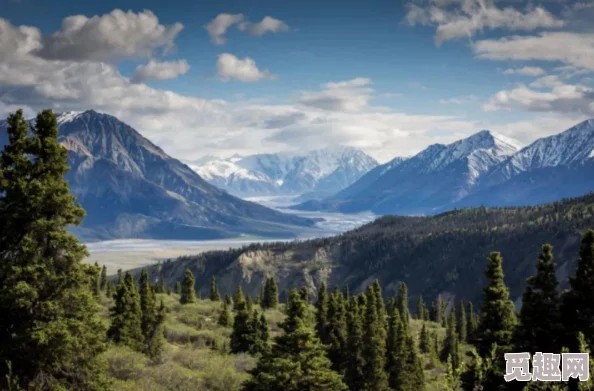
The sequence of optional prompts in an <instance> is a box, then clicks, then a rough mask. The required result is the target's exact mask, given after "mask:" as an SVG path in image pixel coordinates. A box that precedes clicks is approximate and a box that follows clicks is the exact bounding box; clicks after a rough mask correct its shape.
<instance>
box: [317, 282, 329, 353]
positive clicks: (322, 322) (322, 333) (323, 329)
mask: <svg viewBox="0 0 594 391" xmlns="http://www.w3.org/2000/svg"><path fill="white" fill-rule="evenodd" d="M327 315H328V291H327V288H326V283H325V282H322V284H321V285H320V289H319V291H318V300H317V302H316V333H317V335H318V338H320V341H321V342H322V343H323V344H328V342H329V338H328V332H327V331H328V330H327V328H328V318H327Z"/></svg>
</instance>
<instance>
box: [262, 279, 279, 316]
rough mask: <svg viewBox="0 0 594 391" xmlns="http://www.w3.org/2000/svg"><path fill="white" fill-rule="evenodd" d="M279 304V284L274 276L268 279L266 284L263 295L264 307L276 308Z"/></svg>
mask: <svg viewBox="0 0 594 391" xmlns="http://www.w3.org/2000/svg"><path fill="white" fill-rule="evenodd" d="M277 306H278V286H277V285H276V281H274V277H270V278H268V279H266V284H265V285H264V295H263V296H262V308H264V309H269V308H273V309H274V308H276V307H277Z"/></svg>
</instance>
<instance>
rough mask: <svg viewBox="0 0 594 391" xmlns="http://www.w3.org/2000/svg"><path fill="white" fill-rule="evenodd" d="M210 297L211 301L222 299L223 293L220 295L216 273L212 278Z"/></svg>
mask: <svg viewBox="0 0 594 391" xmlns="http://www.w3.org/2000/svg"><path fill="white" fill-rule="evenodd" d="M208 297H209V298H210V300H211V301H219V300H221V295H219V289H218V288H217V282H216V280H215V276H214V275H213V276H212V278H211V280H210V295H209V296H208Z"/></svg>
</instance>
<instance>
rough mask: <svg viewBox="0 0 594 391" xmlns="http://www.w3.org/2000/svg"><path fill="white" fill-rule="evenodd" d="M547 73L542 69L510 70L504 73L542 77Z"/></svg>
mask: <svg viewBox="0 0 594 391" xmlns="http://www.w3.org/2000/svg"><path fill="white" fill-rule="evenodd" d="M545 73H546V72H545V70H544V69H542V68H540V67H522V68H508V69H506V70H504V71H503V74H504V75H522V76H542V75H544V74H545Z"/></svg>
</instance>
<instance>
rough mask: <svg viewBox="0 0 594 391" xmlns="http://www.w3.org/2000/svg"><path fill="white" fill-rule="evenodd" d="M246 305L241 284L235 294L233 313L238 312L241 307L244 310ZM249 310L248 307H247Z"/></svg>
mask: <svg viewBox="0 0 594 391" xmlns="http://www.w3.org/2000/svg"><path fill="white" fill-rule="evenodd" d="M244 305H245V296H244V295H243V289H241V284H240V285H238V286H237V290H236V291H235V293H234V294H233V311H237V310H238V309H239V308H240V307H241V308H243V306H244ZM246 309H247V307H246Z"/></svg>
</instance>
